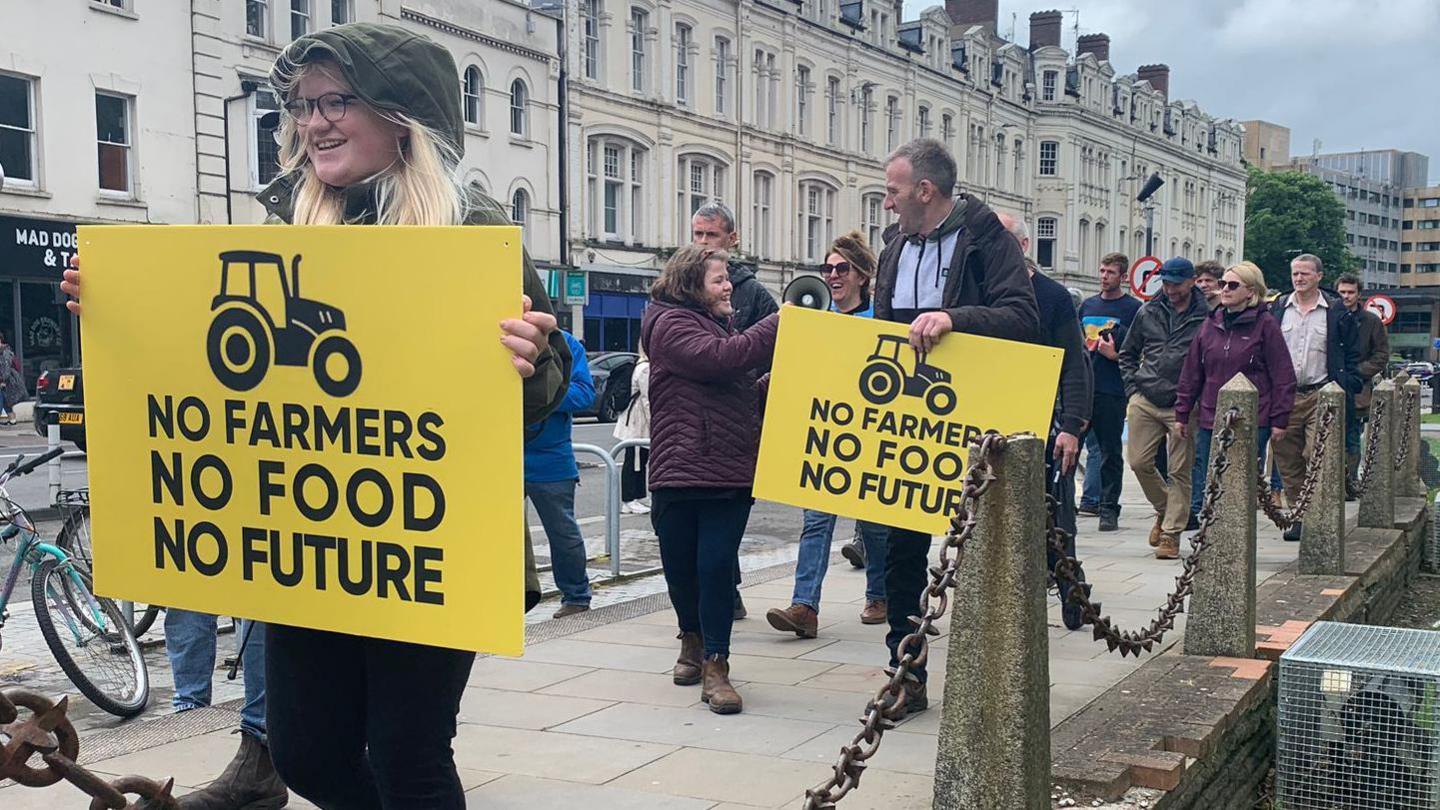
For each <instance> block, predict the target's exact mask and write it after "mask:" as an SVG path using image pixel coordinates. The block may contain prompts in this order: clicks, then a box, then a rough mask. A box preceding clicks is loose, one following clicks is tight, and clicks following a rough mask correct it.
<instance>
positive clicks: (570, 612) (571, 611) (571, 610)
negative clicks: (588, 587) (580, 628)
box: [551, 605, 590, 619]
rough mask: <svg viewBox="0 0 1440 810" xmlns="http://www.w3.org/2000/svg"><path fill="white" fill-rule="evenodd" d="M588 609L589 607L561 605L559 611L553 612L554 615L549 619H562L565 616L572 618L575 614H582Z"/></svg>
mask: <svg viewBox="0 0 1440 810" xmlns="http://www.w3.org/2000/svg"><path fill="white" fill-rule="evenodd" d="M589 609H590V606H589V605H561V606H560V609H559V610H557V611H555V615H554V616H552V617H551V618H553V619H563V618H565V617H566V616H574V615H575V614H576V613H584V612H585V611H587V610H589Z"/></svg>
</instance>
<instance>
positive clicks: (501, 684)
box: [469, 657, 594, 692]
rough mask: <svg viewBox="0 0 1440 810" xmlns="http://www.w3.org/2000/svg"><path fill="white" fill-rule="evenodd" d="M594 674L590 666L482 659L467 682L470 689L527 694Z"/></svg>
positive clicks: (493, 658)
mask: <svg viewBox="0 0 1440 810" xmlns="http://www.w3.org/2000/svg"><path fill="white" fill-rule="evenodd" d="M593 671H594V668H593V667H576V666H566V665H563V664H543V663H540V662H539V661H526V660H521V659H518V658H500V657H485V658H477V659H475V666H474V667H472V668H471V669H470V680H469V683H470V685H471V686H485V687H488V688H491V689H513V690H515V691H518V692H529V691H531V690H534V689H542V688H544V687H546V686H550V685H551V684H556V683H560V682H561V681H568V680H570V679H571V678H574V677H577V676H580V675H584V674H585V673H587V672H593Z"/></svg>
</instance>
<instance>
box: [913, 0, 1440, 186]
mask: <svg viewBox="0 0 1440 810" xmlns="http://www.w3.org/2000/svg"><path fill="white" fill-rule="evenodd" d="M940 4H941V3H937V2H932V1H927V0H905V17H906V19H914V18H915V17H917V16H918V15H919V13H920V12H921V11H923V10H924V9H926V8H929V7H930V6H934V5H940ZM1077 7H1078V8H1079V9H1080V13H1079V17H1080V33H1082V34H1091V33H1105V34H1109V35H1110V60H1111V64H1112V65H1113V66H1114V67H1115V70H1116V72H1117V73H1120V74H1126V73H1134V72H1135V69H1136V68H1137V67H1139V66H1140V65H1142V64H1149V63H1152V62H1164V63H1165V64H1168V65H1169V66H1170V97H1171V98H1172V99H1194V100H1195V101H1196V102H1198V103H1199V104H1200V107H1201V109H1203V110H1205V112H1207V113H1209V114H1211V115H1214V116H1216V117H1217V118H1235V119H1237V120H1246V119H1251V118H1259V119H1263V120H1266V121H1272V122H1274V123H1277V124H1281V125H1283V126H1288V127H1289V128H1290V130H1291V132H1290V151H1291V153H1292V154H1309V153H1310V152H1311V149H1312V141H1314V140H1316V139H1318V140H1319V141H1320V142H1321V147H1320V148H1321V151H1322V152H1345V151H1351V150H1357V149H1390V148H1394V149H1406V150H1411V151H1415V152H1420V153H1422V154H1425V155H1429V156H1430V177H1431V178H1432V182H1433V181H1437V180H1440V0H1166V2H1156V0H1064V2H1035V0H1000V21H999V26H998V27H999V31H1000V34H1001V36H1008V34H1009V31H1010V28H1011V14H1012V13H1013V14H1015V15H1016V16H1015V17H1014V27H1015V37H1014V39H1015V41H1016V42H1018V43H1020V44H1022V45H1025V44H1028V43H1029V40H1030V13H1031V12H1032V11H1042V10H1045V9H1052V8H1077ZM1074 26H1075V15H1074V14H1069V13H1067V14H1066V15H1065V30H1064V35H1063V39H1062V41H1061V44H1062V45H1063V46H1064V47H1065V49H1066V50H1070V51H1072V52H1073V50H1074V42H1075V28H1074Z"/></svg>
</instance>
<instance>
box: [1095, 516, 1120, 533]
mask: <svg viewBox="0 0 1440 810" xmlns="http://www.w3.org/2000/svg"><path fill="white" fill-rule="evenodd" d="M1099 530H1100V531H1102V532H1118V531H1120V516H1119V515H1101V516H1100V528H1099Z"/></svg>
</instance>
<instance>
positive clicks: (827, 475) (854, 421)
mask: <svg viewBox="0 0 1440 810" xmlns="http://www.w3.org/2000/svg"><path fill="white" fill-rule="evenodd" d="M908 335H909V327H908V326H906V325H904V324H896V323H887V322H884V321H875V320H871V319H869V318H858V317H854V316H850V315H837V314H834V313H830V312H816V311H814V310H808V309H801V308H799V307H785V308H784V310H783V311H782V313H781V316H780V333H779V337H778V339H777V342H776V345H775V364H774V367H773V370H772V376H771V382H770V391H769V396H768V399H767V401H766V405H765V423H764V428H763V430H762V433H761V437H760V461H759V464H758V466H757V468H756V471H755V496H756V497H757V498H763V499H765V500H769V501H778V502H780V503H786V504H790V505H792V506H801V507H804V508H806V509H815V510H818V511H821V512H828V513H830V514H835V515H842V516H845V517H852V518H858V519H861V520H866V521H870V522H873V523H878V524H881V525H885V526H897V527H900V528H904V529H912V530H915V531H922V532H930V533H931V534H942V533H944V532H945V531H946V529H947V527H948V525H949V519H950V515H951V514H952V513H953V511H954V508H955V506H956V505H957V504H958V503H959V502H960V497H961V487H962V484H963V478H964V475H965V471H966V467H967V465H968V463H969V450H968V447H967V445H968V444H970V443H971V442H974V441H976V440H978V439H979V437H980V436H982V435H984V434H985V433H988V432H991V431H994V432H998V433H1005V434H1009V433H1019V432H1025V431H1028V432H1031V433H1034V434H1036V435H1038V436H1045V435H1047V434H1048V432H1049V429H1050V417H1051V411H1052V410H1053V408H1054V403H1055V386H1056V383H1057V381H1058V379H1059V376H1060V355H1061V352H1060V350H1059V349H1052V348H1049V347H1045V346H1036V345H1031V344H1027V343H1016V342H1013V341H1008V340H996V339H994V338H986V337H977V336H975V335H962V334H950V335H947V336H945V337H944V338H943V339H942V340H941V341H940V344H939V345H938V346H936V347H935V350H934V351H932V352H930V353H929V354H928V355H927V354H921V353H918V352H916V351H915V350H914V349H913V348H911V347H910V344H909V339H908Z"/></svg>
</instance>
